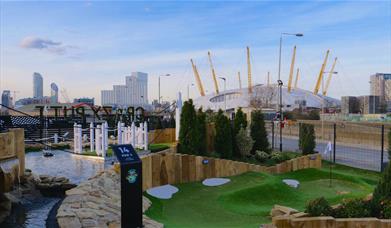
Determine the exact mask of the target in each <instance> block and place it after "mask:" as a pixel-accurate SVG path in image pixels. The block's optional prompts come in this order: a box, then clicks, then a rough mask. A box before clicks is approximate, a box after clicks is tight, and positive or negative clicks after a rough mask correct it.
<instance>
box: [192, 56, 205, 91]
mask: <svg viewBox="0 0 391 228" xmlns="http://www.w3.org/2000/svg"><path fill="white" fill-rule="evenodd" d="M190 62H191V66H192V67H193V72H194V77H195V79H196V83H197V87H198V90H199V91H200V94H201V96H205V92H204V87H203V86H202V82H201V78H200V74H199V73H198V70H197V67H196V65H195V64H194V62H193V59H190Z"/></svg>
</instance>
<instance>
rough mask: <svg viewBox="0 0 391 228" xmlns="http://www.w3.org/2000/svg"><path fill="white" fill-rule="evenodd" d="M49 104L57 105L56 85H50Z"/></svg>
mask: <svg viewBox="0 0 391 228" xmlns="http://www.w3.org/2000/svg"><path fill="white" fill-rule="evenodd" d="M50 103H52V104H57V103H58V86H57V85H56V83H52V84H50Z"/></svg>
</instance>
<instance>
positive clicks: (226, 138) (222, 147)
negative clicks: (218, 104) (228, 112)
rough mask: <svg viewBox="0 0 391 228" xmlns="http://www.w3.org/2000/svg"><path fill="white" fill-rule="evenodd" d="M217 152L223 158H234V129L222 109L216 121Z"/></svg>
mask: <svg viewBox="0 0 391 228" xmlns="http://www.w3.org/2000/svg"><path fill="white" fill-rule="evenodd" d="M215 130H216V136H215V142H214V146H215V151H216V153H218V154H220V157H221V158H228V159H229V158H232V129H231V124H230V121H229V119H228V118H227V117H226V116H225V115H224V113H223V111H222V110H221V109H220V110H219V112H218V113H217V116H216V119H215Z"/></svg>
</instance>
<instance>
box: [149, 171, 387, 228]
mask: <svg viewBox="0 0 391 228" xmlns="http://www.w3.org/2000/svg"><path fill="white" fill-rule="evenodd" d="M328 167H329V166H328V164H325V165H324V168H322V169H320V170H318V169H307V170H300V171H296V172H291V173H287V174H281V175H270V174H264V173H252V172H250V173H245V174H242V175H239V176H234V177H229V178H230V179H231V182H229V183H228V184H226V185H223V186H218V187H207V186H203V185H202V183H201V182H195V183H187V184H179V185H176V186H177V187H178V188H179V192H178V193H176V194H174V196H173V198H172V199H169V200H159V199H156V198H153V197H151V196H149V195H148V194H145V195H146V196H147V197H148V198H149V199H151V201H152V207H151V208H150V209H149V210H148V211H147V213H146V214H147V215H148V216H149V217H151V218H152V219H155V220H156V221H159V222H161V223H164V225H165V227H169V228H171V227H189V228H191V227H259V225H260V224H263V223H270V222H271V219H270V217H269V213H270V210H271V208H272V207H273V205H274V204H281V205H285V206H290V207H293V208H296V209H299V210H304V207H305V204H306V202H308V201H309V200H311V199H314V198H316V197H320V196H324V197H326V199H328V200H329V201H330V202H331V203H338V202H340V201H341V200H342V199H343V198H355V197H362V196H366V195H367V194H369V193H371V192H372V190H373V188H374V185H375V184H376V183H377V179H378V177H379V174H377V173H374V172H368V171H361V170H357V169H352V168H348V167H344V166H336V167H334V170H333V181H332V187H329V184H330V181H329V168H328ZM287 178H289V179H296V180H299V181H300V187H299V188H298V189H293V188H291V187H289V186H287V185H285V184H284V183H282V179H287Z"/></svg>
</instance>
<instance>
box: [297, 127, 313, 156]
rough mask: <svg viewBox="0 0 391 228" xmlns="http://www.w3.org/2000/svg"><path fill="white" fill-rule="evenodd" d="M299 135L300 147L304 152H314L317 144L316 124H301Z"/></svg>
mask: <svg viewBox="0 0 391 228" xmlns="http://www.w3.org/2000/svg"><path fill="white" fill-rule="evenodd" d="M299 137H300V138H299V148H300V150H301V151H302V153H303V154H313V153H314V150H315V146H316V142H315V130H314V125H312V124H301V126H300V129H299Z"/></svg>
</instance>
